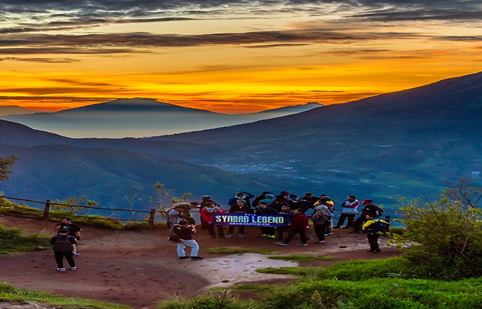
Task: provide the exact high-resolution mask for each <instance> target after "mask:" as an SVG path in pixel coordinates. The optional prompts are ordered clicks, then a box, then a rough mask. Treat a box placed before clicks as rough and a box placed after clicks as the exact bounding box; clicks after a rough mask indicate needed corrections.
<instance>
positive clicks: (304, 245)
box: [298, 244, 308, 247]
mask: <svg viewBox="0 0 482 309" xmlns="http://www.w3.org/2000/svg"><path fill="white" fill-rule="evenodd" d="M298 246H303V247H308V244H298Z"/></svg>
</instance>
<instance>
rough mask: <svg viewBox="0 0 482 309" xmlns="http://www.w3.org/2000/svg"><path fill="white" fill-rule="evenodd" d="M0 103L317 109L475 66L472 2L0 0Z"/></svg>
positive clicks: (477, 36) (477, 28) (479, 31)
mask: <svg viewBox="0 0 482 309" xmlns="http://www.w3.org/2000/svg"><path fill="white" fill-rule="evenodd" d="M0 33H1V36H0V104H1V105H11V104H18V105H22V106H26V107H33V108H37V109H45V110H58V109H64V108H69V107H75V106H80V105H86V104H91V103H94V102H100V101H104V100H106V99H110V98H119V97H151V98H156V99H159V100H161V101H166V102H170V103H174V104H178V105H183V106H189V107H196V108H202V109H209V110H213V111H219V112H228V113H231V112H248V111H258V110H262V109H267V108H275V107H279V106H284V105H293V104H302V103H305V102H308V101H319V102H321V103H324V104H332V103H341V102H347V101H350V100H354V99H358V98H362V97H367V96H371V95H375V94H378V93H384V92H389V91H395V90H401V89H405V88H409V87H415V86H418V85H421V84H425V83H429V82H433V81H436V80H439V79H443V78H447V77H451V76H457V75H463V74H467V73H472V72H476V71H480V70H481V68H482V56H481V55H482V3H481V2H480V1H475V0H474V1H470V0H458V1H457V0H455V1H448V0H442V1H423V3H422V2H420V3H419V1H413V0H402V1H395V0H390V1H388V0H387V1H371V0H359V1H354V0H345V1H304V0H299V1H295V0H293V1H270V0H259V1H248V0H247V1H223V0H213V1H211V0H209V1H191V0H187V1H176V0H168V1H153V0H136V1H134V0H116V1H114V0H91V1H68V2H64V1H55V0H7V1H1V2H0Z"/></svg>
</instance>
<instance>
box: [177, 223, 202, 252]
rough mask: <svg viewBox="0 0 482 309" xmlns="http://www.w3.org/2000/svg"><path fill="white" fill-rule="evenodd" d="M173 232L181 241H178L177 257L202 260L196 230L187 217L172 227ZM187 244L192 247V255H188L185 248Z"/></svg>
mask: <svg viewBox="0 0 482 309" xmlns="http://www.w3.org/2000/svg"><path fill="white" fill-rule="evenodd" d="M172 230H173V232H174V233H175V234H176V235H177V236H178V237H179V241H178V243H177V257H178V258H179V259H187V258H189V257H190V258H191V259H194V260H200V259H202V257H200V256H199V255H198V254H199V245H198V243H197V241H195V240H194V237H193V235H194V231H195V229H194V228H193V226H192V225H190V224H189V222H188V221H187V220H185V219H181V220H179V223H178V224H176V225H174V227H173V228H172ZM186 246H188V247H190V248H191V255H190V256H186V252H185V248H186Z"/></svg>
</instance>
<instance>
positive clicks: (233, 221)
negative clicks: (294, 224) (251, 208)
mask: <svg viewBox="0 0 482 309" xmlns="http://www.w3.org/2000/svg"><path fill="white" fill-rule="evenodd" d="M289 221H290V216H289V215H284V214H278V215H254V214H221V215H214V221H213V223H214V224H215V225H228V226H229V225H243V226H259V227H282V226H287V225H288V224H289V223H290V222H289Z"/></svg>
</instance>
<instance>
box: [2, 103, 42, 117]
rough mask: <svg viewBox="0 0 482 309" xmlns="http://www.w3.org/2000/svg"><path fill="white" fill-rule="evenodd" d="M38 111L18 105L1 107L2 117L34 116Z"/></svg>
mask: <svg viewBox="0 0 482 309" xmlns="http://www.w3.org/2000/svg"><path fill="white" fill-rule="evenodd" d="M36 112H37V111H35V110H32V109H28V108H25V107H21V106H17V105H0V117H2V116H9V115H27V114H34V113H36Z"/></svg>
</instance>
